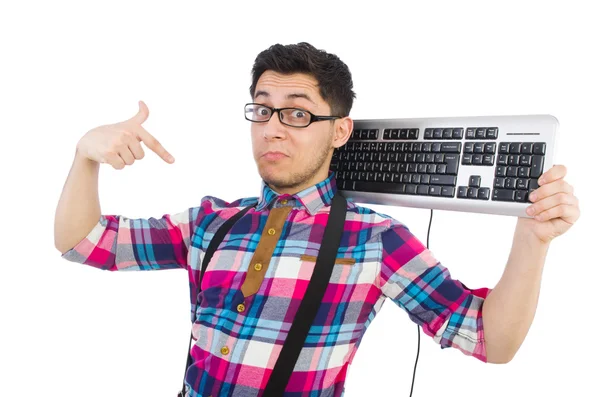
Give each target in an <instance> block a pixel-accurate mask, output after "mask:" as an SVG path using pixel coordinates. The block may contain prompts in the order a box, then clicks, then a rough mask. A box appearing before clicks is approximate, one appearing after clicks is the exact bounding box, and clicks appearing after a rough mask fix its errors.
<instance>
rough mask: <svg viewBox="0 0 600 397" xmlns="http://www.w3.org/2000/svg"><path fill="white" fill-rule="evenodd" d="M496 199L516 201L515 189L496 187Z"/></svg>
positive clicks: (493, 198) (494, 197) (494, 198)
mask: <svg viewBox="0 0 600 397" xmlns="http://www.w3.org/2000/svg"><path fill="white" fill-rule="evenodd" d="M492 200H494V201H515V191H514V190H508V189H494V196H493V197H492Z"/></svg>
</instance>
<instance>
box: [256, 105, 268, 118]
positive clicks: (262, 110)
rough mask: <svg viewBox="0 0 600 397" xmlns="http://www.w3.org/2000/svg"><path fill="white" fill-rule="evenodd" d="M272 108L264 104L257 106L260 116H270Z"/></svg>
mask: <svg viewBox="0 0 600 397" xmlns="http://www.w3.org/2000/svg"><path fill="white" fill-rule="evenodd" d="M269 112H270V110H269V109H268V108H266V107H264V106H257V107H256V114H257V115H259V116H268V115H269Z"/></svg>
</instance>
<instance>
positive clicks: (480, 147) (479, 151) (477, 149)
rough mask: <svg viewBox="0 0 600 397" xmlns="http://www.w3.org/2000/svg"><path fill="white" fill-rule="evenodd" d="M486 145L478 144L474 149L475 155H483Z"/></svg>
mask: <svg viewBox="0 0 600 397" xmlns="http://www.w3.org/2000/svg"><path fill="white" fill-rule="evenodd" d="M484 149H485V144H484V143H483V142H477V143H476V144H475V146H474V147H473V153H483V151H484Z"/></svg>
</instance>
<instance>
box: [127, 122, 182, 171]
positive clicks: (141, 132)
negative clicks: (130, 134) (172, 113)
mask: <svg viewBox="0 0 600 397" xmlns="http://www.w3.org/2000/svg"><path fill="white" fill-rule="evenodd" d="M129 127H130V128H131V129H133V130H134V131H135V132H136V134H137V135H138V137H139V139H140V140H141V141H142V142H144V144H145V145H146V146H147V147H148V148H149V149H150V150H152V151H153V152H154V153H156V154H158V155H159V156H160V157H161V158H162V159H163V160H164V161H166V162H167V163H173V162H174V161H175V158H173V156H172V155H171V154H170V153H169V152H168V151H167V149H165V148H164V147H163V145H161V143H160V142H159V141H158V139H156V138H155V137H153V136H152V134H150V133H149V132H148V131H146V129H145V128H144V127H142V126H141V125H130V126H129Z"/></svg>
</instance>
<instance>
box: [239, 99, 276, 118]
mask: <svg viewBox="0 0 600 397" xmlns="http://www.w3.org/2000/svg"><path fill="white" fill-rule="evenodd" d="M244 110H245V115H246V119H247V120H250V121H267V120H269V118H270V117H271V109H269V108H267V107H265V106H262V105H258V104H253V103H251V104H249V105H246V107H245V109H244Z"/></svg>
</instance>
